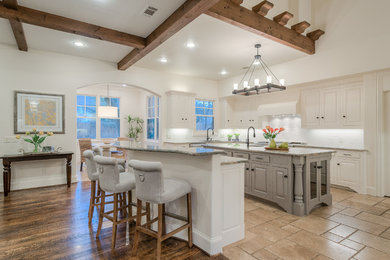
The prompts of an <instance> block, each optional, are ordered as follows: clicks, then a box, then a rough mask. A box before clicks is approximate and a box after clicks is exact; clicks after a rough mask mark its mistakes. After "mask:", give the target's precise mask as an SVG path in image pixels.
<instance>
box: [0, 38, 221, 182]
mask: <svg viewBox="0 0 390 260" xmlns="http://www.w3.org/2000/svg"><path fill="white" fill-rule="evenodd" d="M0 79H1V82H0V89H1V95H0V110H1V111H2V115H1V117H0V125H1V126H2V127H1V128H0V138H1V139H2V141H1V145H0V146H1V147H0V153H1V154H4V153H12V152H15V151H16V150H17V145H13V144H10V143H7V144H4V140H5V139H7V138H6V137H7V136H12V135H13V111H12V110H13V95H14V91H16V90H23V91H34V92H43V93H54V94H65V117H66V120H65V127H66V128H65V131H66V133H65V134H64V135H56V136H54V137H52V138H50V139H49V140H48V143H47V144H48V145H54V146H61V147H63V149H64V150H68V151H73V152H76V151H77V149H78V148H77V146H76V141H75V140H76V95H77V91H76V90H77V88H79V87H82V86H87V85H92V84H98V83H126V84H128V85H133V86H138V87H141V88H145V89H147V90H149V91H151V92H154V93H157V94H158V95H161V96H162V100H161V101H162V111H161V112H162V118H164V115H165V114H166V104H165V94H164V93H165V92H166V91H168V90H180V91H189V92H194V93H197V95H199V96H200V97H214V98H217V96H218V90H217V83H216V82H214V81H211V80H204V79H198V78H191V77H185V76H178V75H173V74H168V73H161V72H158V71H153V70H149V69H143V68H138V67H132V68H130V69H128V70H127V71H119V70H118V69H117V67H116V64H113V63H108V62H103V61H98V60H92V59H86V58H81V57H75V56H69V55H62V54H57V53H51V52H44V51H38V50H33V49H30V50H29V51H28V52H26V53H25V52H20V51H18V50H17V48H15V47H14V46H8V45H0ZM164 127H165V121H164V120H162V122H161V129H164ZM164 135H165V134H164V133H162V135H161V136H164ZM42 165H43V162H26V163H17V164H15V165H14V166H13V172H12V187H11V189H19V188H27V187H36V186H45V185H53V184H61V183H65V182H66V178H65V169H64V167H62V162H61V161H53V162H47V163H45V167H43V166H42ZM72 169H73V181H75V180H76V177H75V173H76V167H75V163H74V164H73V168H72ZM0 188H1V189H2V180H0Z"/></svg>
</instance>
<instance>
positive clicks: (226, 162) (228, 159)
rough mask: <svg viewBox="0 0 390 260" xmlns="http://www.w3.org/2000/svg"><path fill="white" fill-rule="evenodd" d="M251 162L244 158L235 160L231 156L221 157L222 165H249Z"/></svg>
mask: <svg viewBox="0 0 390 260" xmlns="http://www.w3.org/2000/svg"><path fill="white" fill-rule="evenodd" d="M247 162H249V160H247V159H243V158H234V157H230V156H222V157H221V165H229V164H237V163H247Z"/></svg>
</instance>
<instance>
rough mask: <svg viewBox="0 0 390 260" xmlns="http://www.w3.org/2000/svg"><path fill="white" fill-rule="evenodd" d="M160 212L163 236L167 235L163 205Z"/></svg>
mask: <svg viewBox="0 0 390 260" xmlns="http://www.w3.org/2000/svg"><path fill="white" fill-rule="evenodd" d="M162 211H163V213H162V214H163V219H162V222H163V224H162V233H163V235H165V234H166V233H167V225H166V222H165V204H163V205H162Z"/></svg>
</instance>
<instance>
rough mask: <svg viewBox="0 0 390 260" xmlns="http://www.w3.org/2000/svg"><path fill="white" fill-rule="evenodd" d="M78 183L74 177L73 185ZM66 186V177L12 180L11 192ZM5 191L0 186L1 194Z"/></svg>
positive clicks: (73, 176) (74, 176)
mask: <svg viewBox="0 0 390 260" xmlns="http://www.w3.org/2000/svg"><path fill="white" fill-rule="evenodd" d="M73 182H77V176H76V175H72V183H73ZM61 184H66V176H65V177H64V176H52V177H50V178H34V179H28V178H23V179H18V180H11V191H14V190H25V189H32V188H39V187H47V186H55V185H61ZM3 189H4V186H3V184H1V185H0V192H2V191H3Z"/></svg>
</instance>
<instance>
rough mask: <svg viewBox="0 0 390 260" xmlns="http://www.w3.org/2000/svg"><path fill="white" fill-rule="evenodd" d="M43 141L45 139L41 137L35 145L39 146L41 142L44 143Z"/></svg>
mask: <svg viewBox="0 0 390 260" xmlns="http://www.w3.org/2000/svg"><path fill="white" fill-rule="evenodd" d="M45 139H46V136H43V137H41V138H39V140H38V142H37V143H38V144H41V143H42V142H43V141H45Z"/></svg>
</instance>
